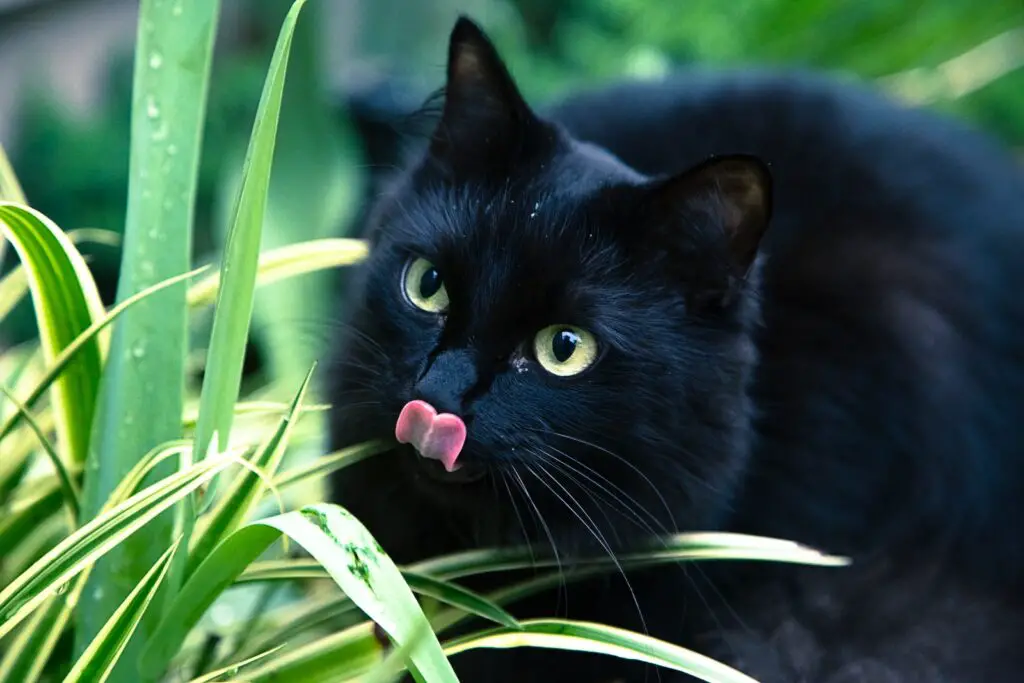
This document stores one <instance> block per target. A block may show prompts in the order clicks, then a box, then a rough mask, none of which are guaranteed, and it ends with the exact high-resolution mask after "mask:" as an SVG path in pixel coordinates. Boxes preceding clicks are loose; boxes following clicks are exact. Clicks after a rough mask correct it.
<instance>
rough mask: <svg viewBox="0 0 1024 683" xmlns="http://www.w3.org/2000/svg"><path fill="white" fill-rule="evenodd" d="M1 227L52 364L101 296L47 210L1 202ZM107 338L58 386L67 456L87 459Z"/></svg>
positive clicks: (95, 315)
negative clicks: (23, 278)
mask: <svg viewBox="0 0 1024 683" xmlns="http://www.w3.org/2000/svg"><path fill="white" fill-rule="evenodd" d="M0 233H2V234H3V235H4V236H5V237H6V238H7V239H8V240H9V241H10V243H11V244H12V245H13V247H14V250H15V251H16V252H18V255H19V257H20V258H21V263H22V266H23V267H24V268H25V269H26V273H27V275H28V281H29V288H30V290H31V292H32V304H33V306H34V307H35V312H36V323H37V325H38V327H39V339H40V346H41V347H42V350H43V356H44V358H45V359H46V362H47V364H48V365H52V364H53V362H54V360H55V359H56V358H57V356H58V355H59V354H60V353H61V351H63V350H64V349H65V348H66V347H67V346H68V345H69V344H70V343H71V342H72V341H74V339H75V337H77V336H78V335H79V334H81V333H82V332H83V331H85V330H86V329H88V328H89V326H90V325H91V324H92V323H93V322H94V321H95V320H98V319H99V318H101V317H102V316H103V312H104V311H103V302H102V301H101V300H100V295H99V290H98V289H97V288H96V282H95V281H94V280H93V278H92V274H91V273H90V272H89V269H88V267H87V266H86V264H85V260H84V259H83V258H82V255H81V254H80V253H78V250H77V249H75V247H74V245H73V244H72V243H71V240H69V239H68V237H67V235H65V234H64V232H63V231H62V230H61V229H60V228H59V227H57V226H56V225H54V223H53V221H51V220H50V219H48V218H47V217H46V216H44V215H43V214H41V213H39V212H38V211H36V210H34V209H30V208H28V207H26V206H19V205H17V204H11V203H6V202H0ZM104 342H105V339H103V338H98V339H93V340H92V341H91V342H90V343H89V344H88V345H87V346H86V347H85V348H84V349H82V351H81V352H80V353H79V354H78V356H77V357H76V358H75V360H74V362H72V363H69V364H68V366H67V367H66V368H65V369H64V372H63V373H62V374H61V376H60V377H59V378H58V380H57V382H56V385H55V386H54V396H53V404H54V406H55V418H56V427H57V441H58V448H59V449H60V450H61V452H62V455H63V457H65V458H66V459H67V461H68V462H73V463H82V462H85V457H86V451H87V449H88V444H89V433H90V430H91V429H92V420H93V415H94V413H95V411H96V393H97V389H98V387H99V383H100V373H101V370H102V365H103V355H104V346H105V343H104Z"/></svg>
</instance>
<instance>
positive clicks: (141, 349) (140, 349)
mask: <svg viewBox="0 0 1024 683" xmlns="http://www.w3.org/2000/svg"><path fill="white" fill-rule="evenodd" d="M145 355H146V345H145V344H143V343H142V342H139V343H137V344H135V346H133V347H132V357H133V358H142V357H143V356H145Z"/></svg>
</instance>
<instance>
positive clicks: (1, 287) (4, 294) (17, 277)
mask: <svg viewBox="0 0 1024 683" xmlns="http://www.w3.org/2000/svg"><path fill="white" fill-rule="evenodd" d="M67 236H68V239H70V240H71V243H72V244H74V245H76V246H77V245H79V244H81V243H82V242H92V243H95V244H106V245H108V246H117V245H119V244H120V239H121V238H120V235H118V234H117V233H116V232H112V231H110V230H96V229H90V228H83V229H80V230H72V231H71V232H69V233H67ZM28 291H29V288H28V276H27V275H26V274H25V269H24V268H23V267H22V266H20V265H17V266H15V267H14V268H11V271H10V272H9V273H7V275H5V276H4V277H3V278H2V279H0V320H3V319H4V317H5V316H6V315H7V314H8V313H10V312H11V310H12V309H13V308H14V307H15V306H16V305H17V304H18V302H19V301H21V299H22V298H23V297H25V296H26V295H27V294H28Z"/></svg>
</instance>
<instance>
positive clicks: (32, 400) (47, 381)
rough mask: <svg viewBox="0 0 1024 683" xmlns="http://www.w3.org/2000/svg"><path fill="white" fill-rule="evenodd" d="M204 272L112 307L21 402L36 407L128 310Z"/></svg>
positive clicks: (0, 430)
mask: <svg viewBox="0 0 1024 683" xmlns="http://www.w3.org/2000/svg"><path fill="white" fill-rule="evenodd" d="M205 270H206V267H205V266H204V267H202V268H196V269H195V270H192V271H189V272H187V273H182V274H181V275H176V276H174V277H172V278H168V279H167V280H164V281H162V282H158V283H157V284H155V285H153V286H151V287H147V288H146V289H144V290H143V291H141V292H139V293H138V294H136V295H134V296H132V297H129V298H128V299H126V300H124V301H122V302H121V303H119V304H117V305H116V306H114V307H113V308H111V309H110V311H109V312H107V313H106V314H105V315H103V316H102V317H101V318H99V319H98V320H97V321H96V322H94V323H93V324H92V325H90V326H89V327H88V328H87V329H86V330H84V331H83V332H82V333H81V334H79V335H78V336H77V337H75V339H74V341H72V342H71V343H70V344H68V345H67V346H66V347H65V348H64V350H63V351H61V352H60V354H59V355H58V356H57V357H56V358H55V359H54V360H53V362H52V363H51V364H49V367H48V368H47V369H46V371H45V372H44V373H43V375H42V377H40V378H39V380H38V381H37V383H36V385H35V387H34V388H33V389H32V391H31V392H30V393H29V394H28V396H26V397H25V398H24V399H23V400H22V403H23V404H24V406H25V408H27V409H30V410H31V409H32V408H33V407H34V406H35V404H36V401H38V400H39V398H40V397H41V396H42V395H43V394H44V393H45V392H46V390H47V389H49V388H50V387H51V386H53V383H54V382H56V381H57V380H58V379H59V378H60V377H61V376H62V374H63V373H64V371H65V368H67V367H68V366H69V365H70V364H71V363H73V362H76V361H77V360H78V356H79V354H80V353H85V352H87V351H88V349H89V348H90V345H91V344H93V343H94V342H95V341H96V339H97V337H98V336H99V335H100V334H101V333H102V332H103V330H105V329H106V328H107V327H108V326H109V325H110V324H111V323H113V322H114V321H115V320H117V319H118V318H119V317H120V316H121V315H122V314H123V313H124V312H125V311H127V310H129V309H130V308H132V307H133V306H136V305H138V304H139V303H141V302H143V301H145V300H146V299H148V298H149V297H151V296H153V295H154V294H156V293H157V292H160V291H163V290H165V289H167V288H168V287H173V286H174V285H176V284H178V283H180V282H183V281H185V280H188V279H189V278H191V277H193V276H195V275H198V274H199V273H202V272H203V271H205ZM22 417H23V414H22V412H20V411H17V412H15V413H14V414H13V415H11V417H10V418H8V419H7V420H6V421H5V422H4V424H3V426H2V427H0V440H3V439H4V438H5V437H6V436H7V435H8V434H10V433H11V432H12V431H13V430H14V428H15V427H17V426H18V424H19V423H20V422H21V419H22Z"/></svg>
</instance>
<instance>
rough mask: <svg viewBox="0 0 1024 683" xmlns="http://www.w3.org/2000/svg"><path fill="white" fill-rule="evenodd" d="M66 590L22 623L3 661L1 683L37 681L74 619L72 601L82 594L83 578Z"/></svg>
mask: <svg viewBox="0 0 1024 683" xmlns="http://www.w3.org/2000/svg"><path fill="white" fill-rule="evenodd" d="M72 583H73V586H72V588H71V589H70V590H68V592H67V593H65V594H62V595H54V596H52V597H50V598H48V599H47V600H46V602H45V603H43V605H42V606H41V607H40V608H39V609H37V610H36V611H35V613H34V614H33V615H32V617H31V618H30V619H28V621H26V622H25V623H24V624H22V627H21V629H19V631H18V634H17V637H16V638H15V639H14V642H13V643H11V646H10V647H9V648H8V649H7V651H6V652H4V657H3V661H0V683H35V682H36V681H38V680H40V678H41V677H42V675H43V671H44V670H45V668H46V665H47V664H48V663H49V660H50V657H51V656H52V654H53V650H54V648H55V647H56V645H57V642H58V640H60V636H61V635H62V634H63V633H64V630H65V628H66V627H67V624H68V622H69V621H70V620H71V611H72V605H73V601H77V599H78V596H79V595H80V594H81V590H82V586H83V585H84V584H83V582H82V581H80V580H79V579H78V578H76V579H74V580H73V581H72Z"/></svg>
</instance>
